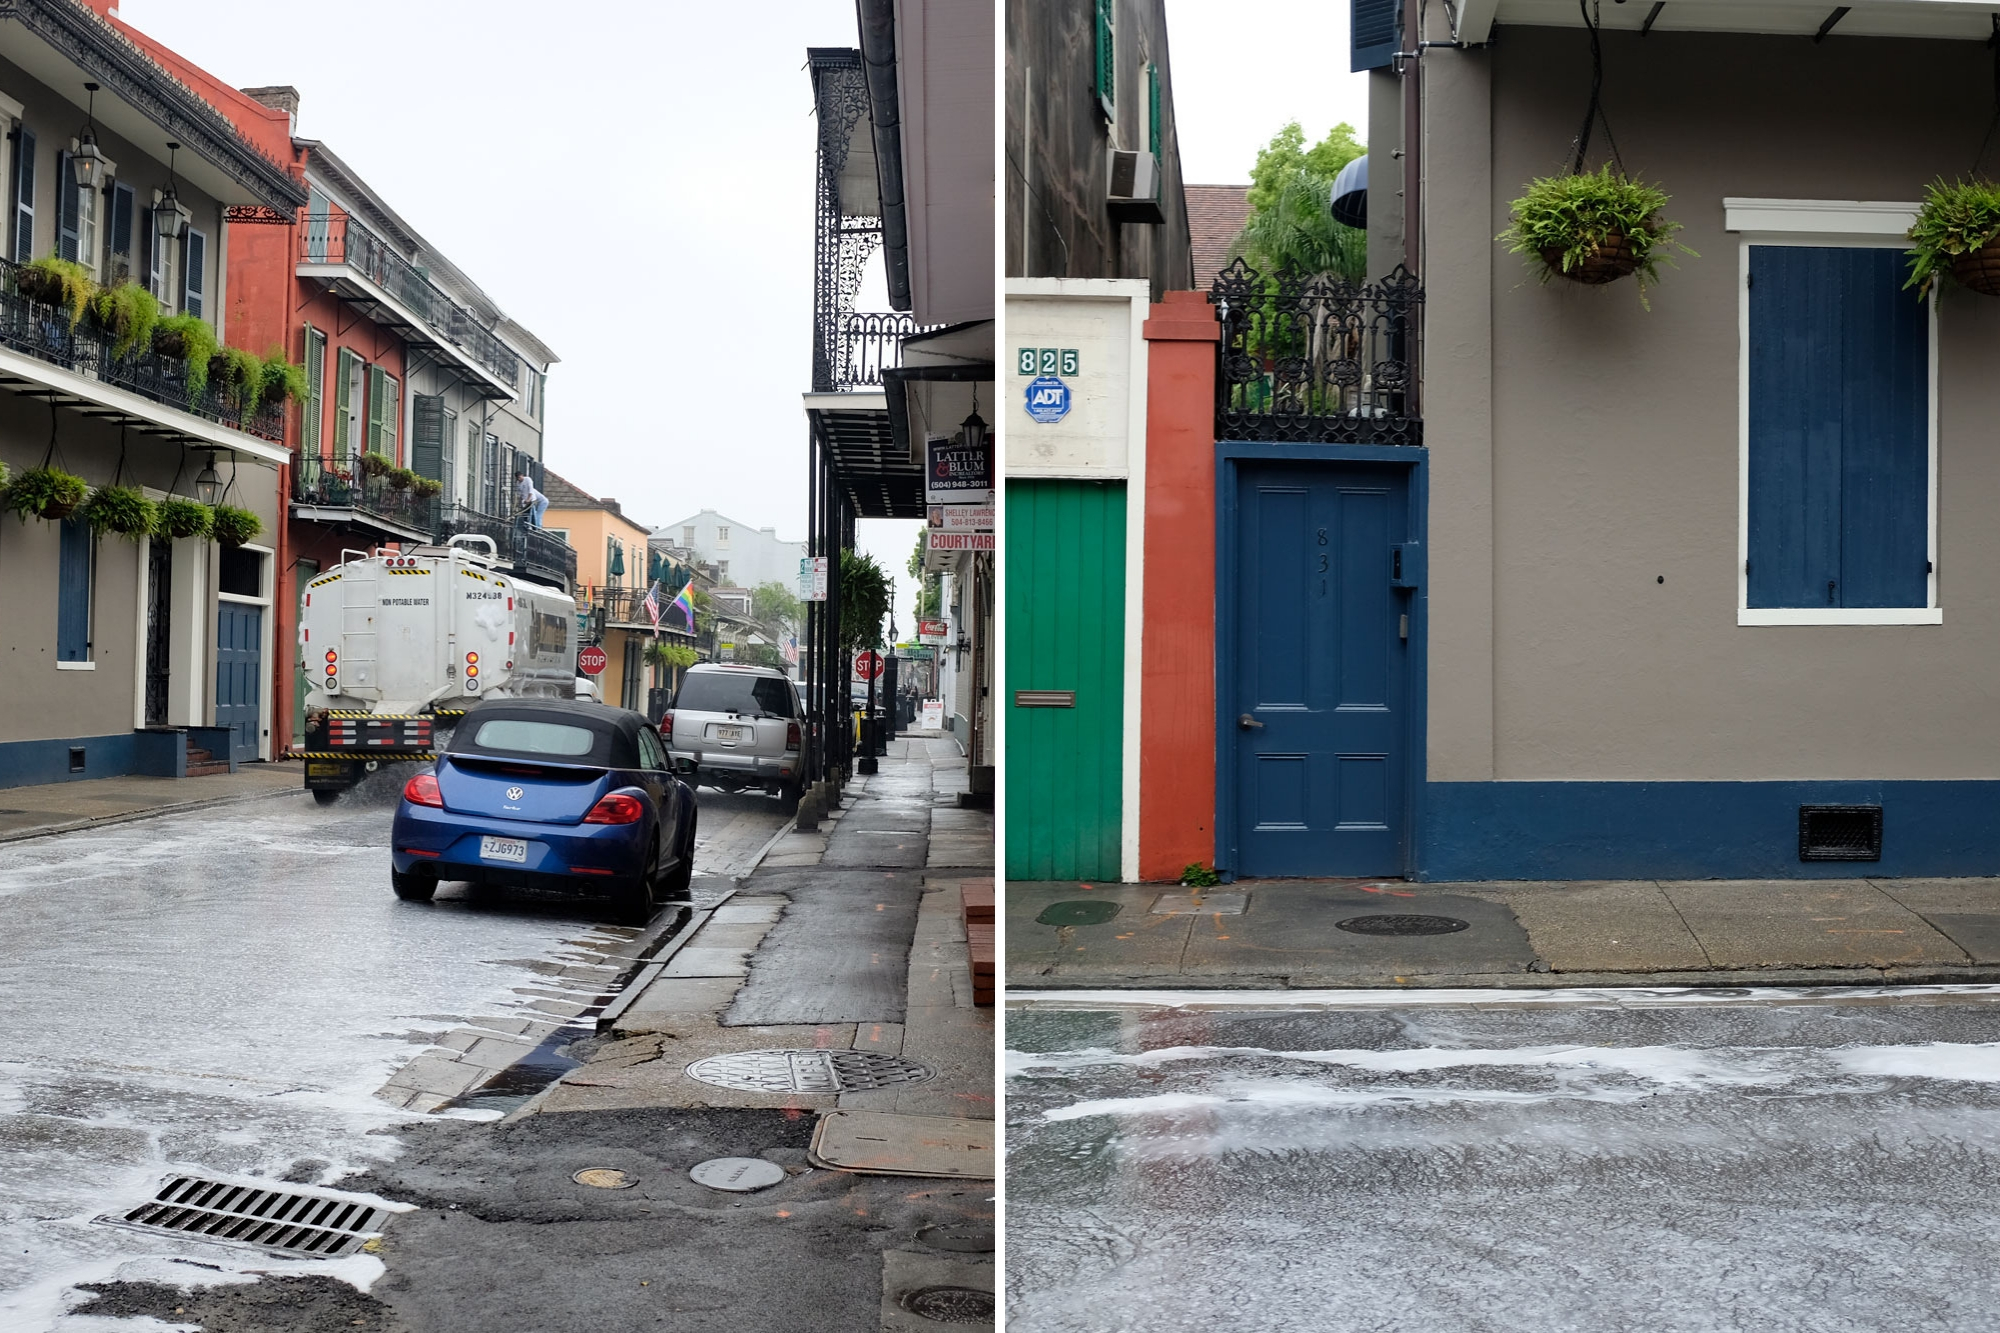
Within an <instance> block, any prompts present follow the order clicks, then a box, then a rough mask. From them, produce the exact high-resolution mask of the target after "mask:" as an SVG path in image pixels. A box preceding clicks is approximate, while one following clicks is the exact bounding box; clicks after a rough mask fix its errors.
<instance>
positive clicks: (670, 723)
mask: <svg viewBox="0 0 2000 1333" xmlns="http://www.w3.org/2000/svg"><path fill="white" fill-rule="evenodd" d="M660 735H662V736H664V737H666V741H667V744H669V745H672V744H673V743H674V715H673V714H672V713H662V714H660Z"/></svg>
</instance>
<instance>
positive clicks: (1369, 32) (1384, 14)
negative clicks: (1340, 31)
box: [1348, 0, 1403, 73]
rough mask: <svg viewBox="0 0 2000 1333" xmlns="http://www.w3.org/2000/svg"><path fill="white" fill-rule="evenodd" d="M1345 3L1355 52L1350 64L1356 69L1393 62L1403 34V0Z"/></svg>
mask: <svg viewBox="0 0 2000 1333" xmlns="http://www.w3.org/2000/svg"><path fill="white" fill-rule="evenodd" d="M1348 4H1349V8H1348V19H1349V22H1350V24H1351V26H1350V27H1349V28H1348V33H1349V35H1350V38H1351V40H1352V42H1353V54H1354V59H1353V62H1352V63H1351V65H1350V66H1349V67H1350V68H1351V69H1353V70H1354V71H1355V72H1356V73H1359V72H1360V71H1361V70H1364V69H1386V68H1388V67H1389V66H1390V65H1392V64H1394V63H1395V55H1396V49H1397V47H1398V46H1399V45H1400V44H1401V37H1402V27H1403V6H1402V0H1348Z"/></svg>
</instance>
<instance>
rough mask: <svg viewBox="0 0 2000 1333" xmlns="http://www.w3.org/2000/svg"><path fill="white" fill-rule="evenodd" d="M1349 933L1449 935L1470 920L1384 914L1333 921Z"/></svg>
mask: <svg viewBox="0 0 2000 1333" xmlns="http://www.w3.org/2000/svg"><path fill="white" fill-rule="evenodd" d="M1333 924H1334V925H1335V926H1337V927H1339V928H1340V929H1342V930H1344V931H1346V932H1348V933H1349V934H1351V935H1450V934H1453V933H1454V932H1456V931H1461V930H1465V929H1467V928H1468V927H1469V926H1471V924H1472V923H1471V922H1470V921H1460V920H1459V919H1458V918H1457V917H1455V916H1408V915H1396V914H1384V915H1379V916H1351V917H1349V918H1347V920H1345V921H1336V922H1334V923H1333Z"/></svg>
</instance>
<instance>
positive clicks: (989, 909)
mask: <svg viewBox="0 0 2000 1333" xmlns="http://www.w3.org/2000/svg"><path fill="white" fill-rule="evenodd" d="M958 902H959V910H960V912H962V913H963V914H964V916H965V923H966V924H967V925H975V924H984V925H989V926H990V925H992V924H993V881H992V880H990V879H968V880H965V881H963V882H962V883H960V885H959V886H958Z"/></svg>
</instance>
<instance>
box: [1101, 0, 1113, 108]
mask: <svg viewBox="0 0 2000 1333" xmlns="http://www.w3.org/2000/svg"><path fill="white" fill-rule="evenodd" d="M1116 3H1118V0H1097V98H1098V100H1099V101H1101V102H1103V103H1104V111H1105V114H1106V115H1109V114H1110V113H1111V107H1112V104H1113V102H1115V101H1116V92H1117V88H1116V78H1117V76H1116V73H1115V70H1116V65H1115V63H1114V61H1113V59H1112V54H1113V53H1112V49H1111V14H1112V8H1111V7H1112V6H1113V5H1115V4H1116Z"/></svg>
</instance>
